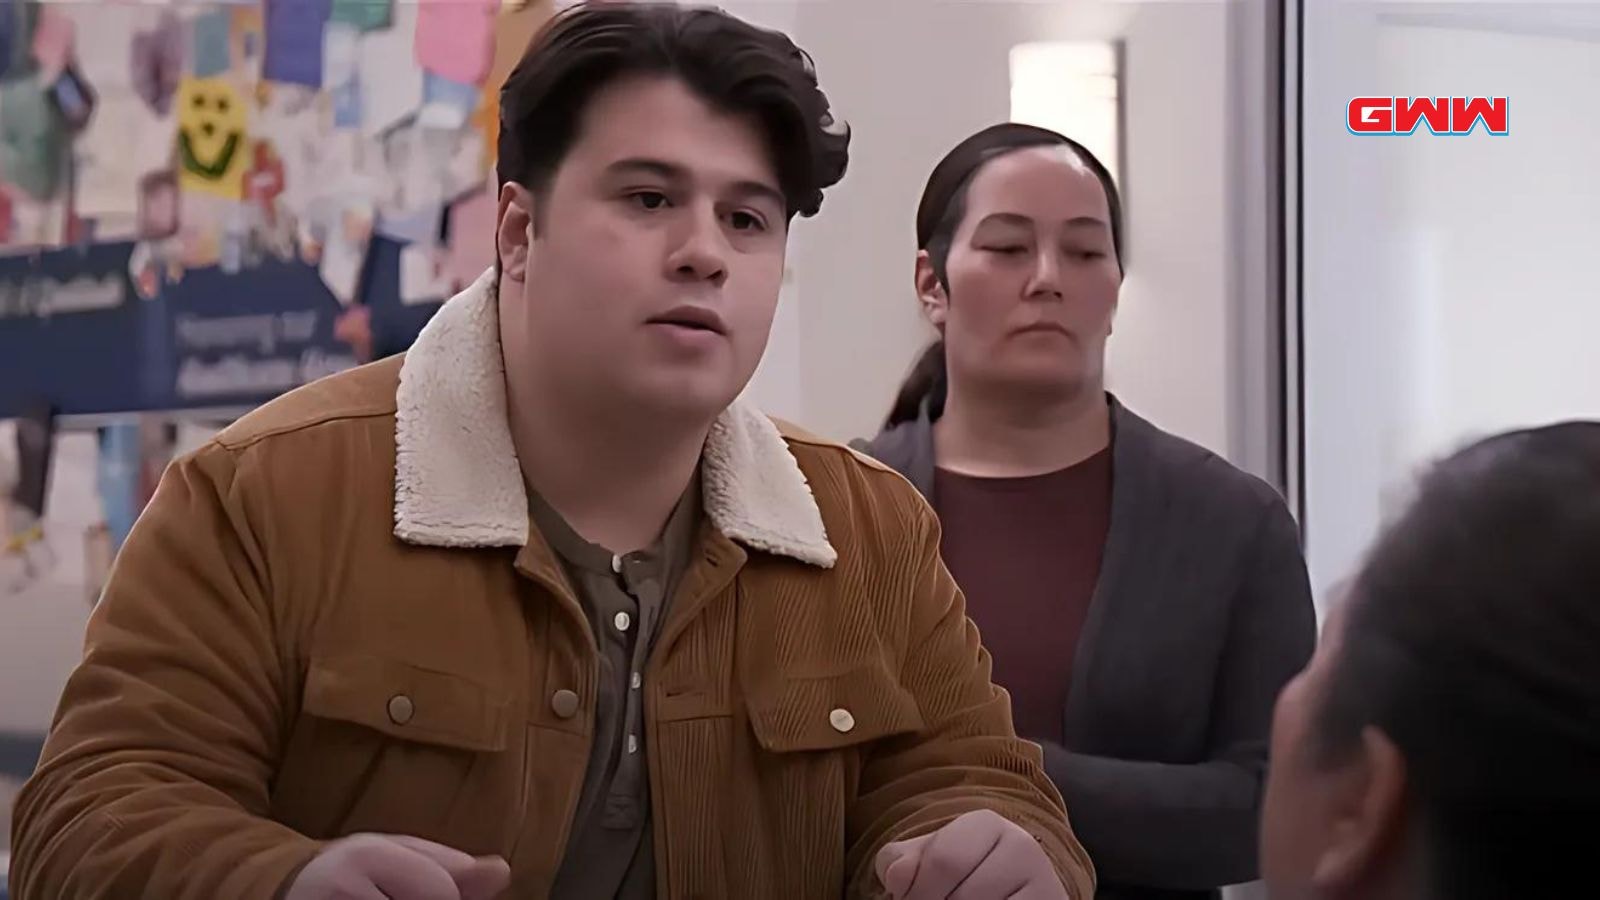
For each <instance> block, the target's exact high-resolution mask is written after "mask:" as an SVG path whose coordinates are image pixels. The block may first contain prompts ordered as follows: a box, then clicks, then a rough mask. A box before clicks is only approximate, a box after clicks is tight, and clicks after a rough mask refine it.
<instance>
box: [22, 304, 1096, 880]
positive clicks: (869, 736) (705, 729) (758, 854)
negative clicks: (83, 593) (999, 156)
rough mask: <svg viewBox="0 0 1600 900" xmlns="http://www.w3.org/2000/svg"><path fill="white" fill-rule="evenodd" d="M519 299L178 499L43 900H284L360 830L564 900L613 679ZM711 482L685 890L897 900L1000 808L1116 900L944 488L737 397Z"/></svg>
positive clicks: (685, 784)
mask: <svg viewBox="0 0 1600 900" xmlns="http://www.w3.org/2000/svg"><path fill="white" fill-rule="evenodd" d="M493 295H494V292H493V289H492V284H491V283H490V282H489V281H488V279H487V278H486V279H485V280H483V281H480V282H479V283H478V284H476V285H474V286H473V287H472V288H470V289H469V290H467V291H466V292H465V293H463V294H462V295H461V296H459V297H457V298H455V299H454V300H452V301H451V302H450V303H448V304H446V306H445V307H444V308H443V309H442V310H441V311H440V312H439V313H438V314H437V315H436V316H435V317H434V319H433V321H432V322H430V324H429V325H428V327H427V329H425V331H424V334H423V336H422V337H421V338H419V340H418V341H417V343H416V345H415V346H414V347H413V348H412V350H411V351H410V352H409V353H408V354H407V355H406V356H405V357H404V359H401V358H395V359H390V360H387V361H383V362H379V363H376V364H373V365H370V366H366V367H364V368H361V369H358V370H355V371H352V372H348V373H344V374H341V375H338V376H334V377H332V378H329V379H326V380H324V381H321V382H318V383H317V384H314V385H312V386H310V387H308V388H305V389H302V390H300V391H296V392H294V393H292V394H289V395H287V396H286V397H284V398H281V399H280V400H278V401H275V402H273V403H271V404H268V405H267V406H265V407H263V408H262V409H260V410H258V411H256V412H255V413H253V414H251V415H249V416H247V417H246V418H244V419H243V420H241V421H240V422H238V423H237V424H235V425H234V426H233V427H231V428H229V429H227V430H226V431H225V432H224V433H222V434H221V435H220V436H219V437H218V438H217V439H216V440H215V441H213V442H212V443H211V444H209V445H208V446H206V447H205V448H203V449H201V450H200V451H198V452H197V453H195V454H193V455H191V456H189V457H187V458H184V459H182V460H181V461H179V462H177V463H176V464H174V466H173V467H172V468H171V469H170V470H169V471H168V472H167V474H166V477H165V478H164V479H163V481H162V484H161V487H160V489H159V490H158V491H157V493H156V496H155V498H154V500H153V501H152V502H151V504H150V507H149V509H148V510H147V511H146V513H145V514H144V516H143V517H142V518H141V520H140V521H139V523H138V525H137V526H136V527H135V529H134V531H133V533H132V535H131V536H130V537H129V539H128V542H127V544H126V545H125V547H124V548H123V550H122V552H121V554H120V556H119V558H118V560H117V562H116V566H115V569H114V571H113V573H112V575H111V579H110V583H109V585H108V587H107V589H106V592H105V595H104V598H103V600H102V602H101V603H100V605H99V607H98V608H97V610H96V612H95V614H94V617H93V620H92V622H91V624H90V627H89V632H88V637H87V643H86V653H85V658H84V660H83V663H82V665H81V666H80V667H79V668H78V670H77V671H76V672H75V673H74V674H73V676H72V678H71V680H70V682H69V684H68V686H67V689H66V692H65V695H64V696H63V698H62V702H61V707H60V711H59V713H58V716H57V720H56V722H55V725H54V728H53V730H52V732H51V735H50V739H49V743H48V745H47V747H46V749H45V753H44V758H43V760H42V762H41V765H40V768H39V770H38V772H37V773H36V774H35V776H34V778H33V779H32V780H31V781H30V782H29V783H28V785H27V786H26V788H25V789H24V791H23V793H22V795H21V797H20V798H19V802H18V805H17V809H16V813H15V835H14V848H13V849H14V855H13V859H12V870H11V878H12V885H13V891H14V896H15V897H16V898H17V900H89V898H96V900H102V898H103V900H113V898H115V900H127V898H134V897H152V898H161V900H220V898H227V900H255V898H260V900H269V898H272V897H274V896H277V895H279V894H280V893H281V891H282V890H283V889H284V888H285V886H286V885H287V883H288V882H289V881H290V880H291V879H292V878H293V876H294V875H295V874H296V873H297V872H298V871H299V869H300V868H301V867H302V866H304V865H305V863H306V862H307V861H309V860H310V858H311V857H312V856H314V855H315V854H316V853H317V852H318V850H319V848H320V847H321V846H322V842H324V841H327V840H329V839H333V838H337V837H339V836H341V835H347V834H351V833H355V832H363V831H376V832H389V833H403V834H411V835H417V836H421V837H424V838H429V839H432V840H435V841H440V842H442V843H445V844H449V845H452V846H455V847H458V848H461V849H463V850H467V851H469V852H472V853H475V854H500V855H503V856H505V857H506V858H507V859H508V860H509V861H510V863H511V868H512V873H513V885H512V889H511V891H510V892H509V894H508V896H511V897H516V898H519V900H522V898H538V897H544V896H546V894H547V893H548V891H549V888H550V885H551V880H552V878H553V877H554V874H555V872H556V869H557V866H558V864H559V862H560V861H561V857H562V853H563V850H564V847H565V844H566V842H567V834H568V828H569V825H570V822H571V820H572V816H573V808H574V804H575V803H576V801H577V798H578V794H579V790H580V787H581V785H582V782H583V776H584V767H585V765H586V763H587V761H588V759H589V744H590V736H591V733H592V729H593V725H594V722H593V709H594V707H593V700H594V697H595V693H596V678H597V657H596V650H595V644H594V638H593V637H592V635H591V632H590V630H589V627H588V625H587V623H586V618H585V616H584V614H583V611H582V610H581V609H580V607H579V602H578V600H577V598H576V597H575V595H574V593H573V591H572V589H571V587H570V586H569V584H568V582H567V581H566V579H565V577H564V576H563V574H562V572H561V569H560V567H559V565H558V563H557V562H556V560H555V558H554V557H553V556H552V554H551V552H550V550H549V547H548V545H547V544H546V543H545V541H544V539H543V538H542V537H541V536H540V535H539V533H538V532H537V531H536V530H535V529H533V528H531V527H530V525H529V521H528V507H527V499H526V494H525V492H524V490H523V486H522V481H521V477H520V472H519V469H518V466H517V462H516V458H515V454H514V453H513V451H512V448H511V439H510V435H509V431H508V429H507V426H506V422H505V412H504V405H505V394H504V383H503V374H502V370H501V366H500V357H499V344H498V337H497V322H496V320H495V312H494V308H495V304H494V296H493ZM553 439H558V438H553ZM701 477H702V483H703V495H704V502H703V507H704V510H705V521H704V522H703V524H702V526H701V530H700V537H699V544H698V549H697V553H696V555H695V558H694V560H693V562H692V563H691V565H690V567H689V569H688V570H687V572H686V573H685V575H684V577H683V579H682V584H681V587H680V588H679V590H678V592H677V595H676V596H675V597H674V598H673V599H672V602H671V606H670V609H669V611H668V613H667V618H666V620H665V622H664V623H663V625H662V630H661V632H660V636H659V638H658V642H657V645H656V648H655V652H654V654H653V656H652V659H651V661H650V665H649V669H648V672H647V674H646V678H645V684H644V690H645V691H646V709H647V723H648V724H647V749H648V763H649V768H650V786H651V790H652V816H653V822H654V841H655V844H654V846H655V852H656V859H657V877H658V885H659V887H658V895H659V896H661V897H666V898H730V900H735V898H738V900H742V898H757V897H759V898H764V900H785V898H796V900H799V898H825V897H839V896H841V895H844V896H878V895H881V890H880V888H879V887H878V886H877V884H876V880H875V877H874V874H873V871H872V862H873V858H874V856H875V854H876V852H877V850H878V848H879V847H881V846H882V845H883V844H884V843H886V842H888V841H891V840H896V839H901V838H905V837H909V836H913V835H915V834H919V833H923V832H926V831H928V830H931V829H932V828H934V827H936V826H938V825H940V824H943V823H944V822H946V821H948V820H950V819H951V818H954V817H955V816H957V815H959V814H960V813H962V812H966V811H969V810H973V809H978V808H990V809H993V810H996V811H998V812H999V813H1001V814H1002V815H1004V816H1006V817H1007V818H1009V819H1010V820H1012V821H1014V822H1017V823H1018V824H1020V825H1022V826H1023V827H1025V828H1026V829H1028V830H1029V831H1030V832H1032V833H1033V834H1034V835H1035V837H1037V838H1038V840H1039V841H1040V842H1041V843H1042V845H1043V846H1044V848H1045V849H1046V851H1047V852H1048V854H1049V855H1050V857H1051V858H1052V859H1053V861H1054V862H1055V864H1056V867H1057V869H1058V871H1059V872H1060V874H1061V876H1062V879H1063V881H1064V882H1065V883H1066V884H1067V885H1068V887H1069V889H1070V891H1071V893H1072V896H1073V897H1074V898H1076V900H1089V898H1090V896H1091V895H1092V892H1093V874H1092V869H1091V866H1090V864H1089V861H1088V859H1087V858H1086V856H1085V855H1084V852H1083V850H1082V848H1081V847H1080V846H1079V844H1078V843H1077V841H1076V840H1075V839H1074V837H1073V835H1072V834H1071V832H1070V830H1069V828H1068V825H1067V820H1066V817H1065V814H1064V811H1063V809H1062V806H1061V800H1060V797H1059V795H1058V794H1057V793H1056V790H1055V788H1054V787H1053V786H1052V785H1051V783H1050V781H1049V779H1047V778H1046V777H1045V775H1044V772H1043V770H1042V768H1041V763H1040V753H1039V750H1038V748H1037V747H1035V746H1034V745H1032V744H1029V743H1025V742H1023V741H1020V740H1018V739H1017V738H1015V737H1014V736H1013V734H1012V731H1011V724H1010V714H1009V706H1008V701H1007V699H1006V696H1005V695H1004V693H1002V692H1001V691H999V690H997V689H996V688H994V687H992V686H991V685H990V683H989V661H988V657H987V655H986V654H985V653H984V651H983V650H982V649H981V648H980V646H979V643H978V638H977V635H976V633H975V631H974V629H973V628H972V626H971V625H970V624H969V622H968V621H967V619H966V618H965V615H964V612H963V604H962V599H961V595H960V594H959V593H958V591H957V590H956V587H955V585H954V584H953V583H952V581H951V579H950V576H949V575H948V574H947V572H946V571H945V569H944V566H943V565H942V564H941V563H940V561H939V557H938V545H939V534H938V527H937V524H936V522H935V519H934V516H933V515H932V513H931V512H930V510H929V508H928V507H927V505H926V504H925V503H924V502H923V501H922V500H921V498H920V497H919V496H918V495H917V493H916V491H915V490H914V489H912V488H911V486H910V485H909V484H907V483H906V481H905V480H904V479H903V478H901V477H900V476H899V475H898V474H895V473H894V472H892V471H890V470H888V469H886V468H884V467H882V466H880V465H878V464H876V463H872V462H868V461H866V460H865V459H864V458H862V457H860V456H858V455H856V454H855V453H853V452H852V451H850V450H848V449H846V448H844V447H841V446H838V445H835V444H831V443H827V442H823V441H819V440H816V439H812V438H810V437H807V436H804V435H802V434H799V433H798V432H795V431H793V430H791V429H787V428H786V427H785V428H780V427H779V426H777V425H775V424H774V423H773V422H772V421H771V420H769V419H766V418H765V417H763V416H761V415H760V414H758V413H756V412H754V411H752V410H750V409H748V408H746V407H744V406H742V405H735V406H734V407H732V408H730V409H729V410H728V411H727V412H726V413H725V414H724V415H723V416H722V417H721V418H720V419H719V420H718V422H717V424H716V426H715V427H714V428H713V431H712V434H711V437H710V439H709V440H708V442H707V444H706V450H705V455H704V457H703V459H702V465H701Z"/></svg>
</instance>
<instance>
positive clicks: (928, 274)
mask: <svg viewBox="0 0 1600 900" xmlns="http://www.w3.org/2000/svg"><path fill="white" fill-rule="evenodd" d="M913 283H914V284H915V286H916V289H917V299H918V300H919V301H921V303H922V314H923V315H924V316H927V317H928V321H929V322H932V323H933V327H935V328H937V329H939V330H940V331H941V332H942V331H944V320H945V317H946V316H948V315H949V314H950V296H949V294H948V292H946V291H945V289H944V285H942V284H940V283H939V274H938V273H937V272H935V271H934V269H933V257H931V256H929V255H928V251H926V250H919V251H917V269H916V274H915V275H914V276H913Z"/></svg>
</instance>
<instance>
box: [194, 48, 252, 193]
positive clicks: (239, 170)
mask: <svg viewBox="0 0 1600 900" xmlns="http://www.w3.org/2000/svg"><path fill="white" fill-rule="evenodd" d="M248 124H249V119H248V116H247V113H246V109H245V105H244V101H243V99H241V98H240V97H239V94H238V92H237V91H235V90H234V87H233V84H232V82H230V81H228V80H227V79H223V78H186V79H184V82H183V85H182V88H181V89H180V91H179V93H178V158H179V163H180V169H179V172H180V177H181V181H182V184H183V188H184V190H186V191H202V192H205V193H209V194H214V195H216V196H218V197H225V198H227V199H230V200H238V199H241V198H242V197H243V196H244V173H245V171H246V170H247V169H248V168H249V167H250V161H251V160H250V138H249V134H248V133H247V126H248Z"/></svg>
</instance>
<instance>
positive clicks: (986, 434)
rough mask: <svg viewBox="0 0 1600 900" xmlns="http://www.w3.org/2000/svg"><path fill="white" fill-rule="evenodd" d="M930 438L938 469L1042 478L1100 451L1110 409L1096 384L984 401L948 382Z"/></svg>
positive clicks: (1107, 437) (1107, 434) (1106, 438)
mask: <svg viewBox="0 0 1600 900" xmlns="http://www.w3.org/2000/svg"><path fill="white" fill-rule="evenodd" d="M933 440H934V458H935V459H936V460H937V461H938V465H939V466H940V467H941V468H944V469H948V470H950V471H953V472H960V473H962V474H965V475H977V476H984V477H991V478H1016V477H1025V476H1029V475H1043V474H1045V473H1048V472H1055V471H1058V470H1060V469H1065V468H1067V467H1069V466H1072V465H1076V464H1077V463H1080V462H1082V461H1084V460H1085V459H1088V458H1089V457H1091V456H1093V455H1095V454H1096V453H1099V452H1100V451H1101V450H1104V449H1105V448H1106V447H1107V446H1108V445H1109V444H1110V443H1111V408H1110V405H1109V403H1108V402H1107V400H1106V395H1105V388H1104V387H1103V386H1102V385H1101V384H1099V383H1098V382H1096V383H1093V384H1085V385H1084V386H1083V387H1082V389H1080V390H1078V391H1076V392H1075V393H1073V394H1071V395H1070V396H1064V397H1054V398H1049V399H1042V398H1041V399H1020V398H1016V397H1008V398H1000V397H988V396H984V395H983V394H982V392H979V391H964V390H962V389H961V387H960V386H959V385H958V384H957V383H954V382H952V384H951V385H950V393H949V396H948V397H947V398H946V399H945V406H944V414H943V415H942V416H940V417H939V421H938V422H937V423H936V424H935V425H934V429H933Z"/></svg>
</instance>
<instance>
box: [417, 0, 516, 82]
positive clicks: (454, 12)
mask: <svg viewBox="0 0 1600 900" xmlns="http://www.w3.org/2000/svg"><path fill="white" fill-rule="evenodd" d="M499 5H500V4H499V0H433V2H429V3H422V4H421V5H420V6H419V8H418V10H417V40H416V57H417V62H418V63H419V64H421V66H422V67H423V68H425V69H427V70H428V71H430V72H435V73H437V74H439V75H443V76H444V77H446V78H448V79H450V80H452V81H459V82H462V83H464V84H471V85H479V84H482V83H483V79H484V78H485V77H486V76H487V75H488V74H489V68H490V66H491V65H492V64H493V62H494V17H495V13H496V11H497V10H498V8H499Z"/></svg>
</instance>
